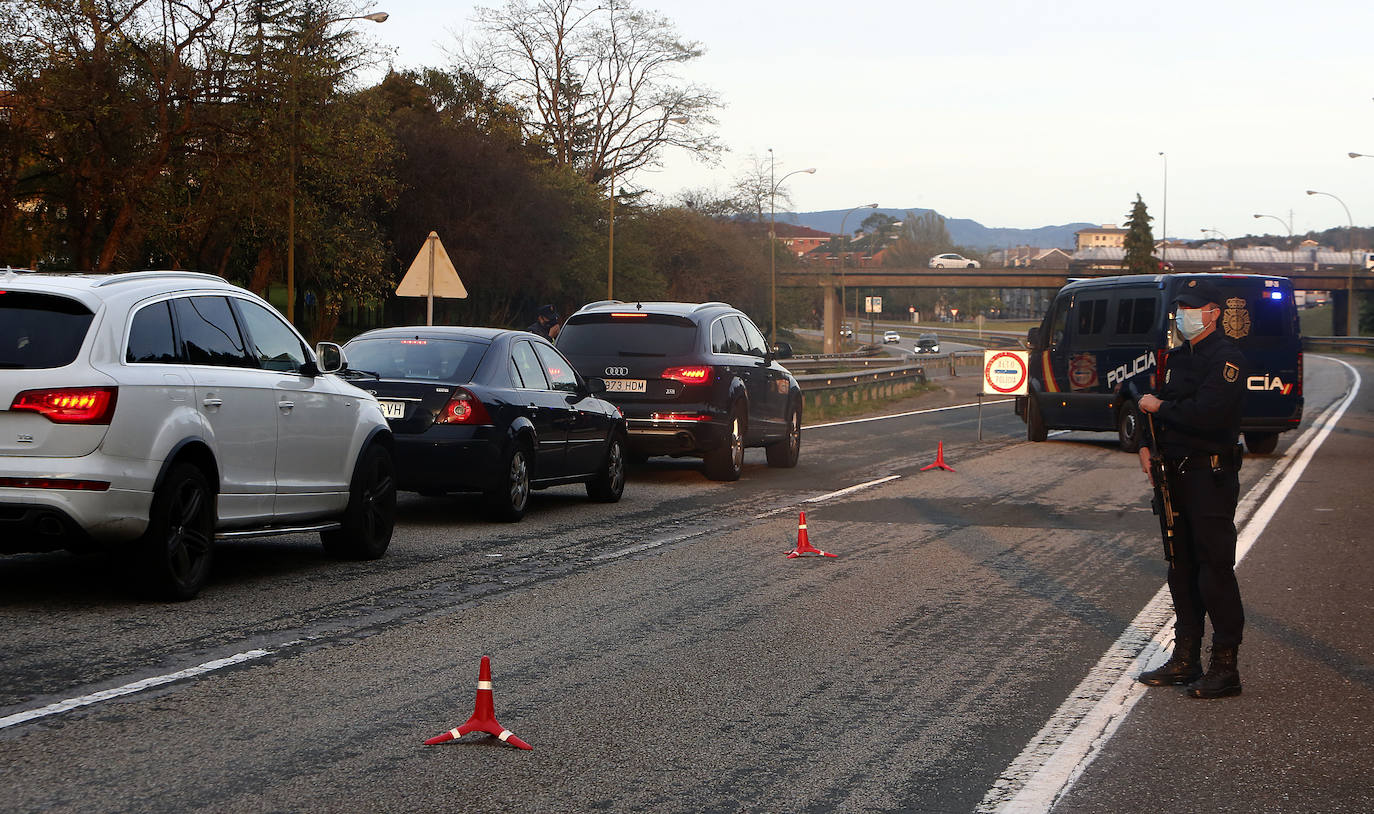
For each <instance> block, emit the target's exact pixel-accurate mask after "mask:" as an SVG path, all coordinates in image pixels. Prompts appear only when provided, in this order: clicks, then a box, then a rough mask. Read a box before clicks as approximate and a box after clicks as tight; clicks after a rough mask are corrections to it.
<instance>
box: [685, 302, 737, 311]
mask: <svg viewBox="0 0 1374 814" xmlns="http://www.w3.org/2000/svg"><path fill="white" fill-rule="evenodd" d="M734 307H735V306H733V305H731V304H730V303H728V302H703V303H701V304H700V305H698V306H697V307H695V308H693V309H692V310H693V311H705V310H706V309H707V308H734Z"/></svg>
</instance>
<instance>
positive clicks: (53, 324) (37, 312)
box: [0, 291, 95, 370]
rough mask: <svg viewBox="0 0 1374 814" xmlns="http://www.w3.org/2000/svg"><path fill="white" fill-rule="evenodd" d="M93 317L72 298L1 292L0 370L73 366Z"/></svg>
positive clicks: (22, 292)
mask: <svg viewBox="0 0 1374 814" xmlns="http://www.w3.org/2000/svg"><path fill="white" fill-rule="evenodd" d="M94 316H95V314H93V313H92V312H91V310H90V309H89V308H87V307H86V306H85V305H83V304H81V303H80V302H77V301H76V300H73V299H71V298H69V297H59V296H56V295H53V294H36V293H31V292H27V291H5V292H0V368H8V369H12V370H13V369H20V370H36V369H39V368H52V367H64V366H66V365H69V364H71V363H72V362H74V361H76V354H77V352H78V351H80V350H81V343H82V342H84V341H85V339H86V330H87V329H88V328H90V326H91V319H92V318H94Z"/></svg>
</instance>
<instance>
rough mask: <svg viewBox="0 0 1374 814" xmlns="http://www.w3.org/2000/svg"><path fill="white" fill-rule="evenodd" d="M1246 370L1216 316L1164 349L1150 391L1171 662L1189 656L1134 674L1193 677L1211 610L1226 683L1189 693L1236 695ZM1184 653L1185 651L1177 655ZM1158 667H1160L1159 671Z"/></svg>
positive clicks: (1242, 620)
mask: <svg viewBox="0 0 1374 814" xmlns="http://www.w3.org/2000/svg"><path fill="white" fill-rule="evenodd" d="M1208 299H1209V300H1210V301H1212V302H1217V303H1219V304H1222V303H1224V302H1225V301H1224V300H1216V299H1211V298H1210V297H1209V298H1208ZM1186 304H1188V305H1192V304H1193V303H1192V302H1188V303H1186ZM1245 375H1246V370H1245V357H1244V355H1243V354H1242V353H1241V351H1240V349H1239V348H1238V347H1237V346H1236V345H1235V343H1233V342H1232V341H1231V340H1230V339H1229V338H1227V337H1226V336H1225V335H1224V334H1223V333H1222V330H1221V325H1220V322H1219V321H1218V325H1217V327H1216V329H1215V330H1214V331H1213V332H1212V333H1210V334H1208V336H1207V337H1206V338H1204V339H1202V340H1200V341H1198V342H1196V343H1189V344H1188V345H1185V346H1183V347H1180V348H1178V349H1177V350H1174V351H1173V352H1171V353H1170V354H1169V356H1168V360H1167V361H1166V363H1165V368H1164V374H1163V380H1162V382H1161V384H1160V387H1159V388H1158V394H1157V395H1158V397H1159V398H1160V400H1161V401H1162V402H1163V403H1162V404H1161V406H1160V408H1159V411H1158V412H1157V413H1155V416H1154V425H1155V433H1156V436H1157V437H1156V438H1155V439H1154V442H1155V443H1158V445H1159V452H1160V453H1161V454H1162V455H1163V457H1164V464H1165V471H1166V475H1167V477H1168V479H1169V485H1170V487H1171V496H1172V498H1173V503H1174V511H1175V512H1177V513H1178V515H1179V516H1178V518H1177V520H1176V522H1175V532H1176V533H1175V542H1174V558H1173V561H1172V562H1170V564H1169V593H1170V594H1171V595H1172V597H1173V602H1174V612H1175V614H1176V615H1177V617H1178V620H1177V622H1176V624H1175V628H1174V631H1175V640H1176V644H1175V651H1174V652H1175V656H1174V659H1183V660H1184V661H1185V662H1186V661H1187V660H1188V659H1189V657H1190V656H1191V664H1190V665H1187V667H1188V669H1187V672H1186V673H1178V671H1177V669H1176V670H1175V671H1174V675H1181V676H1182V679H1184V680H1159V681H1152V680H1147V678H1148V676H1149V675H1150V674H1148V673H1147V674H1145V675H1142V676H1141V680H1142V681H1144V682H1145V683H1147V684H1166V683H1187V681H1191V680H1193V679H1196V678H1198V677H1199V675H1200V674H1201V669H1200V667H1198V661H1199V658H1200V656H1199V649H1200V645H1201V641H1202V631H1203V617H1204V615H1206V616H1210V617H1211V619H1212V653H1213V666H1214V667H1215V666H1216V661H1217V658H1218V654H1222V656H1223V657H1224V658H1226V659H1229V662H1230V663H1229V670H1230V673H1231V674H1232V675H1233V676H1234V677H1235V678H1234V687H1231V686H1230V683H1229V682H1224V683H1223V684H1222V685H1221V690H1220V691H1217V692H1211V691H1210V689H1205V690H1203V691H1199V690H1198V689H1197V687H1198V686H1199V685H1197V684H1194V685H1193V688H1194V689H1193V690H1192V694H1193V695H1195V696H1197V697H1216V696H1218V695H1230V694H1234V693H1235V692H1239V691H1240V684H1239V677H1238V674H1236V670H1235V655H1236V648H1237V647H1238V646H1239V645H1240V641H1241V630H1242V628H1243V627H1244V625H1245V613H1244V610H1243V609H1242V607H1241V600H1240V587H1239V585H1238V584H1237V583H1236V573H1235V562H1236V526H1235V513H1236V502H1237V500H1238V498H1239V495H1240V479H1239V472H1240V448H1239V446H1238V444H1237V440H1238V436H1239V434H1240V416H1241V401H1242V399H1243V397H1244V395H1245ZM1151 443H1152V442H1151V440H1150V439H1149V438H1147V439H1146V440H1145V445H1146V446H1149V445H1150V444H1151ZM1185 650H1190V651H1191V654H1189V653H1187V652H1181V651H1185ZM1173 664H1174V660H1173V659H1171V665H1173ZM1161 670H1162V671H1163V672H1165V673H1168V670H1166V669H1165V668H1161ZM1210 675H1211V671H1210V670H1209V677H1210ZM1206 681H1207V679H1204V680H1203V682H1201V683H1206Z"/></svg>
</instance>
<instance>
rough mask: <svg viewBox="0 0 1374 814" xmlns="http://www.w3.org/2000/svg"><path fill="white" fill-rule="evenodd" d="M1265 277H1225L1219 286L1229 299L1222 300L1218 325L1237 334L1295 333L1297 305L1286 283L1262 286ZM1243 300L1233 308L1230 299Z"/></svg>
mask: <svg viewBox="0 0 1374 814" xmlns="http://www.w3.org/2000/svg"><path fill="white" fill-rule="evenodd" d="M1264 282H1267V281H1265V280H1262V279H1261V280H1254V281H1251V280H1244V281H1232V280H1227V281H1226V282H1224V283H1222V284H1221V285H1219V286H1218V288H1220V289H1221V293H1223V294H1225V295H1226V299H1227V300H1228V302H1225V303H1222V309H1223V310H1222V316H1221V327H1222V328H1223V329H1225V330H1226V332H1227V334H1229V335H1231V336H1233V337H1238V338H1245V337H1257V338H1280V337H1293V336H1297V335H1298V307H1297V303H1295V302H1294V300H1293V290H1292V289H1291V288H1288V287H1284V288H1276V287H1273V286H1263V285H1262V283H1264ZM1234 299H1241V300H1244V303H1245V304H1244V306H1243V307H1242V308H1233V307H1232V305H1231V302H1229V301H1230V300H1234Z"/></svg>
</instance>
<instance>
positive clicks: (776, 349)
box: [773, 342, 792, 359]
mask: <svg viewBox="0 0 1374 814" xmlns="http://www.w3.org/2000/svg"><path fill="white" fill-rule="evenodd" d="M773 358H774V359H791V358H792V343H790V342H779V343H778V344H776V345H774V346H773Z"/></svg>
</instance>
